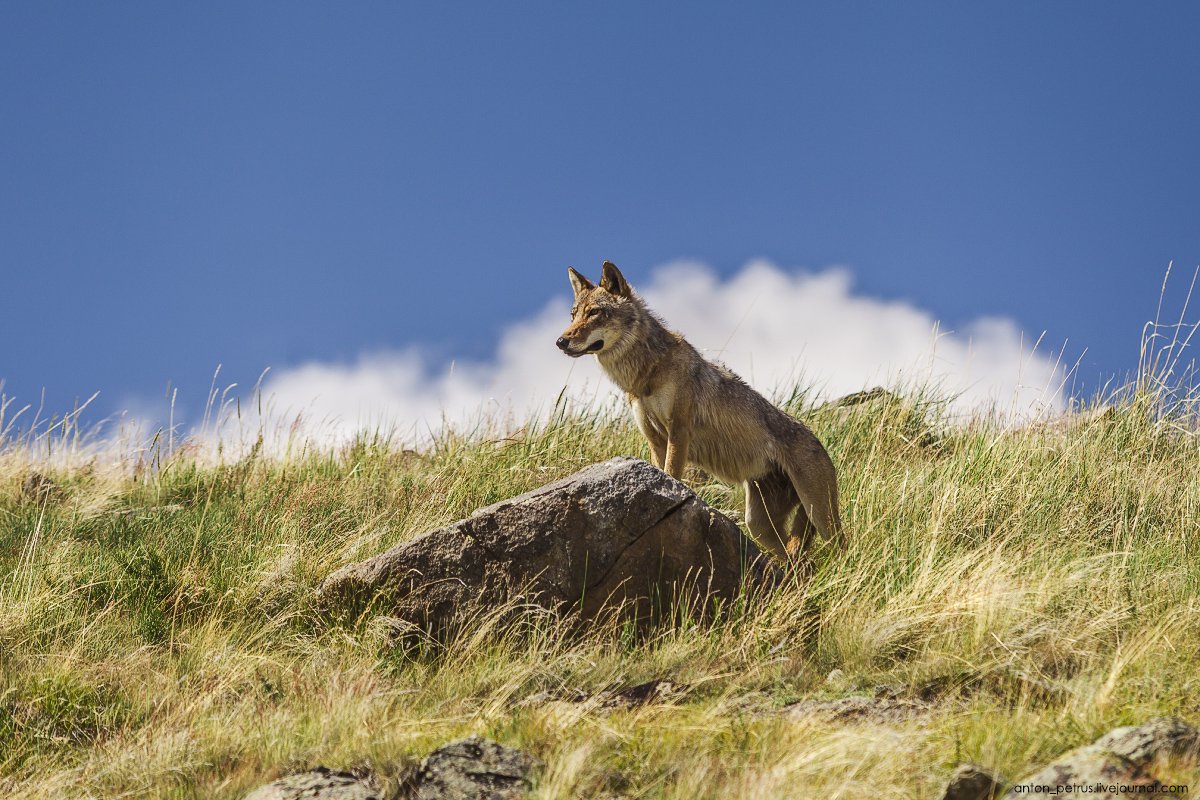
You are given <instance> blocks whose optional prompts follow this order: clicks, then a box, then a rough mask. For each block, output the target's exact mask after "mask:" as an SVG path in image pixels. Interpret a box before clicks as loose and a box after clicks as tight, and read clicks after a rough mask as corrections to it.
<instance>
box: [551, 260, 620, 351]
mask: <svg viewBox="0 0 1200 800" xmlns="http://www.w3.org/2000/svg"><path fill="white" fill-rule="evenodd" d="M567 274H568V275H569V276H570V278H571V286H572V287H574V289H575V303H574V305H572V306H571V324H570V325H568V326H567V329H566V330H565V331H563V332H562V336H560V337H558V342H556V344H557V345H558V349H559V350H562V351H563V352H564V353H566V354H567V355H569V356H570V357H571V358H579V357H580V356H583V355H587V354H588V353H603V352H605V351H607V350H612V349H613V348H614V347H616V346H617V345H619V344H620V343H621V341H622V339H623V337H624V336H625V335H626V334H628V332H629V331H630V330H631V329H633V328H634V327H635V324H636V321H637V318H638V316H639V314H640V313H641V308H640V306H641V304H640V303H639V302H638V300H637V298H636V296H635V295H634V293H633V289H632V288H630V286H629V282H628V281H626V280H625V276H624V275H622V274H621V271H620V270H619V269H617V266H616V264H613V263H612V262H611V261H605V262H604V267H603V268H602V270H601V273H600V285H599V286H597V285H596V284H594V283H592V282H591V281H589V280H588V279H587V278H585V277H583V276H582V275H580V274H579V273H578V272H576V271H575V268H574V267H567Z"/></svg>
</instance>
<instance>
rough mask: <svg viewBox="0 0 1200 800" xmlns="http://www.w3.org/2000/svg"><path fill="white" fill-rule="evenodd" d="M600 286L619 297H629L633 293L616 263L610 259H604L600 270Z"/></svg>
mask: <svg viewBox="0 0 1200 800" xmlns="http://www.w3.org/2000/svg"><path fill="white" fill-rule="evenodd" d="M600 288H601V289H603V290H604V291H606V292H608V293H610V294H615V295H619V296H620V297H629V295H631V294H633V290H632V289H630V288H629V282H628V281H627V280H625V276H624V275H622V274H621V270H619V269H617V265H616V264H614V263H612V262H611V261H605V262H604V267H603V268H602V269H601V271H600Z"/></svg>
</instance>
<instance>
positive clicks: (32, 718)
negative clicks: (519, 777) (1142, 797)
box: [0, 393, 1200, 800]
mask: <svg viewBox="0 0 1200 800" xmlns="http://www.w3.org/2000/svg"><path fill="white" fill-rule="evenodd" d="M936 414H937V405H936V404H930V403H927V402H925V401H923V400H921V399H920V398H910V399H909V400H906V401H905V402H903V403H899V404H888V403H874V404H865V405H863V406H858V407H856V408H855V409H854V410H853V411H851V412H845V411H837V410H832V409H823V410H819V411H816V412H811V413H804V414H803V416H805V417H806V419H808V421H809V422H810V423H811V425H812V426H813V428H814V429H815V430H816V431H817V432H818V434H819V435H820V437H821V438H822V440H823V441H824V442H826V443H827V445H828V447H829V450H830V452H831V454H832V455H833V457H834V460H835V462H836V463H837V464H838V466H839V469H840V478H841V487H842V497H843V506H844V508H843V515H844V517H845V520H846V523H847V527H848V530H849V532H850V535H851V546H850V548H849V550H848V551H847V552H845V553H844V554H833V553H828V552H818V553H817V559H818V564H819V567H818V570H817V572H816V574H815V576H814V578H813V579H812V581H811V583H810V584H809V585H808V586H807V588H806V589H803V590H801V589H789V590H787V591H784V592H781V593H780V594H779V595H778V596H776V597H774V598H773V599H771V600H770V601H769V602H765V603H762V604H758V605H755V606H753V607H751V608H748V609H746V610H745V611H744V612H742V613H740V614H737V615H735V616H734V617H733V618H731V619H728V620H726V621H724V622H722V623H721V624H719V625H716V626H714V627H710V628H696V627H691V626H688V625H683V624H680V625H678V626H677V627H674V628H671V629H665V630H662V631H661V633H660V634H659V635H657V636H655V637H654V638H652V639H651V640H649V641H639V640H636V639H632V638H630V637H628V636H626V635H624V632H623V631H621V630H616V629H602V630H595V631H594V632H593V633H592V634H591V635H589V636H588V637H586V638H584V639H583V640H578V639H575V640H567V639H565V638H563V637H562V636H560V635H559V633H558V632H557V631H556V630H555V628H554V627H553V626H552V625H550V624H545V623H543V624H538V625H535V626H534V628H533V630H532V631H526V632H525V633H524V634H523V635H519V636H518V635H513V634H511V633H509V634H501V633H499V632H497V631H494V630H491V629H489V628H488V626H487V625H486V621H481V624H480V626H479V627H477V628H475V629H473V630H470V631H468V632H467V633H466V634H464V635H463V636H462V637H461V638H460V639H458V640H455V641H453V642H451V643H449V644H448V645H444V646H440V645H434V644H432V643H431V644H429V645H427V646H425V647H421V648H417V649H415V650H408V651H398V650H396V649H394V648H391V647H389V646H388V639H387V630H388V625H387V621H386V620H379V619H371V620H363V621H362V622H361V624H359V625H357V626H351V627H345V626H342V627H339V626H335V625H331V624H328V623H326V622H323V621H322V620H321V618H320V617H319V616H318V615H317V614H316V613H315V610H314V608H313V607H312V602H311V595H312V590H313V589H314V587H315V586H316V585H317V584H318V583H319V582H320V581H321V579H322V578H323V577H324V576H325V575H327V574H329V573H330V572H331V571H333V570H334V569H336V568H338V567H339V566H341V565H343V564H345V563H347V562H349V561H352V560H357V559H360V558H363V557H366V556H368V555H371V554H373V553H375V552H378V551H379V550H381V549H383V548H386V547H389V546H391V545H393V544H395V543H397V542H401V541H404V540H406V539H408V538H410V537H412V536H413V535H415V534H417V533H419V532H421V531H423V530H427V529H429V528H431V527H435V526H438V525H441V524H443V523H446V522H449V521H452V520H454V519H458V518H460V517H463V516H465V515H467V514H469V513H470V512H471V511H473V510H474V509H475V508H477V507H479V506H481V505H483V504H486V503H490V502H493V501H496V500H499V499H502V498H504V497H508V496H511V495H514V494H517V493H519V492H523V491H526V490H529V489H531V488H534V487H536V486H540V485H542V484H544V483H546V482H547V481H549V480H552V479H555V478H559V477H562V476H564V475H567V474H569V473H571V472H574V471H575V470H577V469H579V468H581V467H583V466H585V465H587V464H590V463H593V462H596V461H600V460H603V459H606V458H609V457H611V456H613V455H617V454H630V455H639V456H642V457H647V456H648V453H647V450H646V446H645V444H644V442H643V441H642V440H641V438H640V437H639V436H638V435H637V433H636V431H635V430H633V429H632V427H631V425H630V424H629V423H628V422H626V421H624V420H622V419H615V420H614V419H606V418H598V417H565V418H560V419H556V420H555V421H554V422H552V423H550V424H548V425H546V426H543V427H542V428H541V429H538V430H532V431H526V432H523V433H520V434H518V435H515V436H512V437H509V438H507V439H505V440H503V441H482V440H469V439H459V438H455V437H445V438H443V439H442V440H440V441H438V442H437V443H436V444H435V445H434V446H432V447H431V448H429V449H428V450H426V451H422V452H411V451H402V450H399V449H393V448H389V447H386V446H382V445H380V444H378V443H372V442H361V443H359V444H357V445H355V446H353V447H349V448H347V449H345V450H344V451H342V452H338V453H336V454H332V455H311V456H304V457H299V456H292V457H289V458H286V459H267V458H261V457H258V456H257V455H253V454H252V455H251V456H248V457H246V458H244V459H242V460H239V461H237V462H235V463H226V464H223V465H219V466H205V465H203V464H202V463H201V462H200V460H198V459H197V458H196V457H195V456H194V455H188V453H187V452H186V450H187V449H186V448H184V449H183V450H181V451H180V452H177V453H175V454H173V455H162V456H161V457H159V456H157V455H156V456H155V457H154V458H145V459H144V462H145V463H142V464H140V465H138V464H133V463H129V462H127V463H124V464H119V465H117V466H116V467H113V466H112V465H107V464H105V463H102V461H101V460H99V459H97V460H95V461H93V462H90V463H81V464H77V465H76V466H73V467H69V468H68V467H61V468H58V469H49V468H47V467H45V466H39V465H37V464H35V463H33V462H34V459H33V456H31V455H30V452H29V450H28V448H26V447H22V446H16V445H11V446H9V447H8V448H7V449H6V450H5V451H4V452H3V453H2V454H0V795H3V796H6V797H18V798H22V797H23V798H59V797H99V798H116V797H131V796H137V797H141V796H148V797H173V798H194V797H204V798H207V797H216V798H238V797H240V796H241V795H242V794H244V793H245V792H246V791H248V790H249V789H250V788H252V787H254V786H256V785H258V784H260V783H262V782H264V781H267V780H270V779H273V778H274V777H277V776H279V775H280V774H282V773H284V772H288V771H292V770H295V769H301V768H305V767H308V766H312V765H315V764H318V763H319V764H325V765H328V766H333V767H343V768H350V767H363V766H366V767H370V768H372V769H374V770H376V771H378V772H379V773H381V774H382V775H383V776H384V777H385V778H386V777H389V776H395V775H396V774H398V773H399V772H400V771H401V770H402V769H403V768H404V767H405V766H407V765H408V764H411V763H412V762H413V761H414V760H416V759H418V758H419V757H420V756H422V755H424V754H425V753H427V752H428V751H429V750H431V749H432V748H434V747H436V746H438V745H440V744H442V743H443V742H445V741H446V740H447V739H450V738H454V737H458V736H462V735H467V734H470V733H479V734H482V735H486V736H489V737H492V738H495V739H497V740H499V741H501V742H503V743H505V744H509V745H513V746H517V747H521V748H523V749H525V750H527V751H529V752H531V753H533V754H534V755H536V756H537V757H538V758H540V759H541V760H542V761H543V762H545V764H546V769H545V771H544V773H543V775H542V779H541V784H540V786H539V787H538V790H537V792H538V794H537V796H539V797H546V798H550V797H604V796H620V797H642V798H651V797H654V798H658V797H665V798H686V800H697V799H698V798H731V797H755V798H759V797H761V798H773V797H780V798H782V797H798V796H809V795H811V796H829V797H862V796H875V795H879V796H888V797H918V798H919V797H933V796H935V795H937V793H938V791H939V789H940V787H941V786H942V785H944V781H945V778H946V776H947V775H948V774H949V772H950V771H951V769H952V768H953V767H954V766H955V765H956V764H957V763H959V762H960V761H963V760H973V761H975V762H978V763H980V764H982V765H984V766H987V767H990V768H992V769H995V770H998V771H999V772H1001V773H1003V774H1004V775H1005V776H1006V777H1008V778H1010V779H1015V778H1018V777H1020V776H1021V775H1023V774H1025V773H1026V772H1028V771H1030V770H1031V769H1032V768H1033V767H1035V766H1038V765H1040V764H1042V763H1044V762H1045V761H1047V760H1049V759H1050V758H1051V757H1053V756H1056V755H1057V754H1059V753H1060V752H1062V751H1063V750H1065V749H1067V748H1070V747H1072V746H1075V745H1078V744H1081V743H1085V742H1089V741H1091V740H1092V739H1094V738H1095V737H1096V736H1098V735H1100V734H1101V733H1103V732H1104V731H1106V730H1108V729H1109V728H1112V727H1114V726H1116V725H1119V724H1124V723H1130V722H1135V721H1141V720H1143V719H1145V718H1147V717H1149V716H1153V715H1159V714H1179V715H1182V716H1184V717H1186V718H1190V719H1191V720H1192V721H1193V722H1196V721H1200V613H1198V612H1200V440H1198V438H1197V436H1196V435H1195V433H1194V432H1193V431H1191V430H1185V429H1184V428H1183V427H1181V426H1180V425H1179V424H1177V422H1176V421H1174V420H1172V419H1171V417H1170V415H1169V414H1164V413H1163V409H1162V407H1161V404H1160V402H1159V399H1158V398H1156V397H1153V396H1148V395H1145V394H1140V395H1139V394H1136V393H1134V394H1131V399H1128V400H1126V401H1123V402H1120V403H1118V404H1116V406H1115V407H1113V408H1112V409H1111V410H1109V411H1107V412H1106V413H1104V414H1102V415H1099V416H1095V415H1075V416H1072V417H1068V418H1066V419H1064V420H1058V421H1055V422H1053V423H1046V424H1042V425H1032V426H1027V427H1023V428H1016V429H1008V430H1006V429H1004V428H1003V427H1002V426H1001V425H1000V424H999V423H991V424H977V425H974V426H972V427H969V428H961V427H958V428H954V427H948V426H942V425H939V424H938V423H937V421H936ZM927 419H928V420H931V422H926V420H927ZM35 473H37V474H38V475H44V476H45V479H39V478H38V477H37V476H36V475H35ZM693 477H694V478H695V480H694V481H693V485H695V486H697V488H698V489H699V491H700V493H701V494H702V495H703V496H704V497H705V499H707V500H708V501H709V502H712V503H714V504H715V505H717V506H719V507H721V508H725V509H730V510H734V511H740V510H741V507H742V499H741V496H740V493H737V492H731V491H729V490H728V489H726V488H724V487H722V486H720V485H718V484H706V483H705V482H704V478H703V476H700V475H694V476H693ZM655 679H661V680H669V681H671V682H672V683H673V684H674V685H675V686H676V687H677V691H676V692H675V693H673V694H671V695H670V696H668V697H662V698H658V699H657V700H655V701H653V702H650V703H648V704H646V705H641V706H633V707H622V706H619V705H617V706H616V707H614V704H613V703H611V702H606V701H605V698H606V697H608V696H610V695H607V694H606V692H608V693H611V692H612V691H613V690H615V689H619V688H620V687H624V686H629V685H633V684H638V683H641V682H645V681H649V680H655ZM878 687H884V688H878ZM876 694H886V695H889V696H891V695H896V696H899V697H902V698H913V699H916V700H919V701H922V702H925V701H927V702H929V703H930V704H931V710H930V711H929V713H927V714H923V715H918V716H917V717H915V718H912V719H908V720H903V719H902V720H898V721H883V720H873V719H870V718H867V719H864V720H859V721H831V720H829V719H827V718H822V717H820V716H797V715H794V714H788V713H786V712H785V711H784V709H785V707H786V706H787V705H788V704H790V703H793V702H795V701H797V700H801V699H805V698H838V697H848V696H860V695H861V696H874V695H876ZM1164 777H1167V778H1171V779H1173V782H1176V783H1181V782H1185V783H1186V782H1190V783H1193V784H1197V783H1200V773H1198V772H1196V771H1195V769H1194V768H1189V767H1186V766H1184V765H1175V766H1171V767H1169V768H1168V772H1167V773H1165V775H1164Z"/></svg>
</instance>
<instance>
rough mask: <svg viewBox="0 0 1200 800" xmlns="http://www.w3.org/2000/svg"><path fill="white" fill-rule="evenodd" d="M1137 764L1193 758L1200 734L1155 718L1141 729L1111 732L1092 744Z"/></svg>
mask: <svg viewBox="0 0 1200 800" xmlns="http://www.w3.org/2000/svg"><path fill="white" fill-rule="evenodd" d="M1093 746H1095V747H1103V748H1105V749H1108V750H1111V751H1112V752H1114V753H1116V754H1117V755H1119V756H1121V757H1122V758H1127V759H1129V760H1130V761H1132V762H1134V763H1136V764H1148V763H1149V762H1150V761H1152V760H1153V759H1155V758H1157V757H1158V756H1160V755H1175V756H1182V755H1188V754H1192V755H1195V754H1196V752H1197V749H1198V748H1200V731H1197V730H1196V729H1195V728H1193V727H1192V726H1191V725H1189V724H1187V723H1186V722H1184V721H1183V720H1181V719H1179V718H1178V717H1155V718H1154V719H1151V720H1149V721H1148V722H1144V723H1142V724H1141V725H1130V726H1127V727H1124V728H1114V729H1113V730H1111V731H1109V732H1108V733H1106V734H1104V735H1103V736H1101V737H1100V738H1099V739H1097V740H1096V741H1095V743H1094V745H1093Z"/></svg>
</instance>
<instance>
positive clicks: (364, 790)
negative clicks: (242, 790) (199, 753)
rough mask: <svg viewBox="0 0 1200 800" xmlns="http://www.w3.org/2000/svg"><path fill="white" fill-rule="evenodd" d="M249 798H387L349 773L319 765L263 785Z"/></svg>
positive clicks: (278, 799) (264, 799)
mask: <svg viewBox="0 0 1200 800" xmlns="http://www.w3.org/2000/svg"><path fill="white" fill-rule="evenodd" d="M245 800H383V795H382V794H380V793H379V792H378V791H376V790H375V788H374V787H372V786H370V785H369V784H368V783H367V782H366V781H364V780H361V779H359V778H356V777H355V776H354V775H352V774H350V773H349V772H338V771H336V770H331V769H328V768H326V767H317V768H316V769H312V770H309V771H308V772H300V773H297V774H295V775H288V776H286V777H284V778H280V779H279V780H277V781H272V782H271V783H268V784H266V785H265V786H260V787H258V788H257V789H255V790H254V791H252V792H251V793H250V794H248V795H246V797H245Z"/></svg>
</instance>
